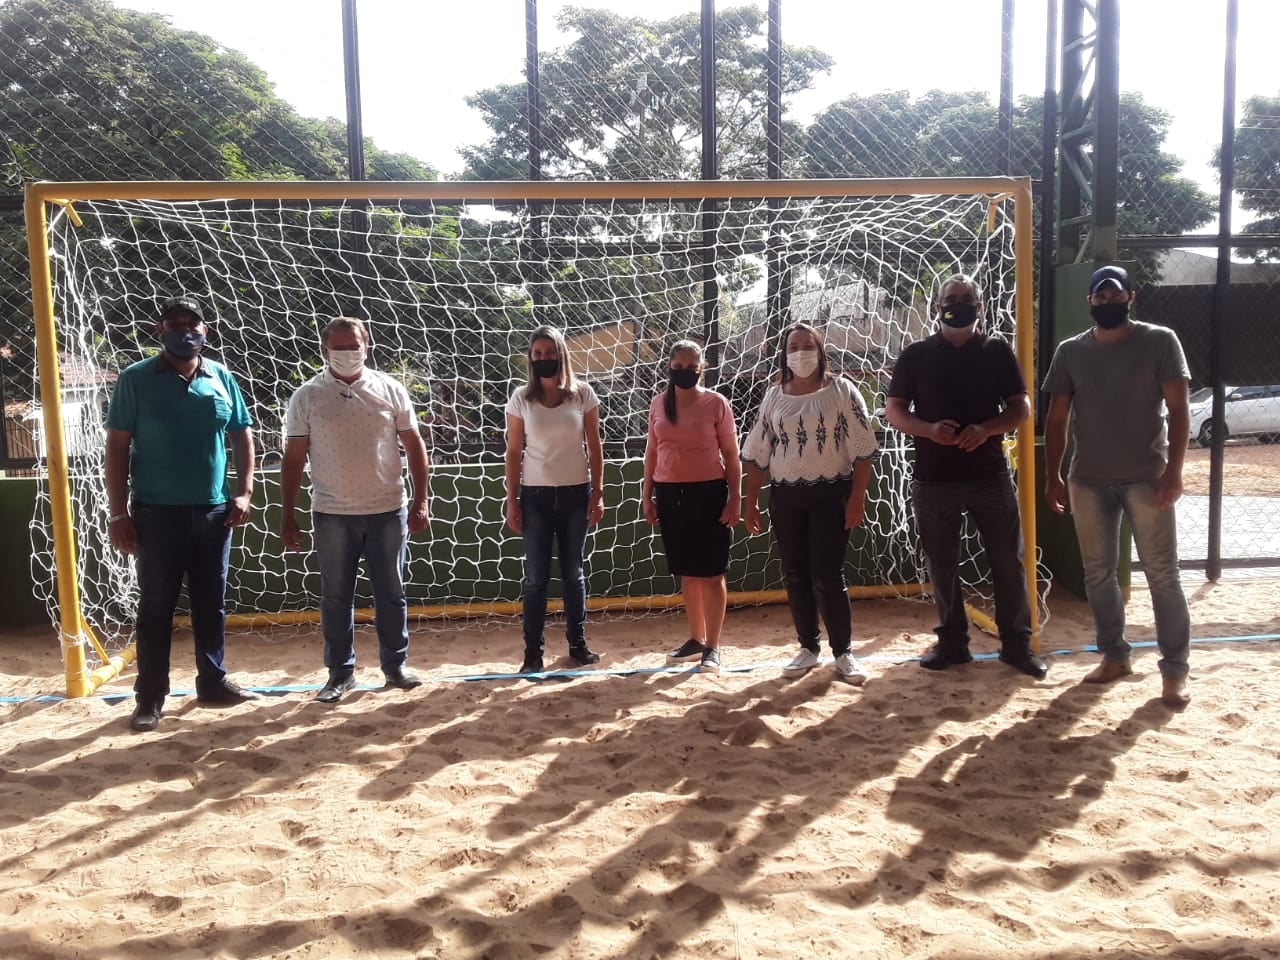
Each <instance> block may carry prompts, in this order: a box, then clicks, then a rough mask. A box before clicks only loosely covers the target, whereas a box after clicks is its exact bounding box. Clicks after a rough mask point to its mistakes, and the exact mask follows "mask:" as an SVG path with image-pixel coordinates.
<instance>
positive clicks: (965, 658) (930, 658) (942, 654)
mask: <svg viewBox="0 0 1280 960" xmlns="http://www.w3.org/2000/svg"><path fill="white" fill-rule="evenodd" d="M971 660H973V654H972V653H970V652H969V648H968V647H944V646H943V645H942V644H941V643H935V644H934V645H933V646H932V647H930V648H929V652H928V653H926V654H925V655H924V656H923V657H921V658H920V666H922V667H924V668H925V669H926V670H945V669H947V667H955V666H959V665H960V664H962V663H969V662H970V661H971Z"/></svg>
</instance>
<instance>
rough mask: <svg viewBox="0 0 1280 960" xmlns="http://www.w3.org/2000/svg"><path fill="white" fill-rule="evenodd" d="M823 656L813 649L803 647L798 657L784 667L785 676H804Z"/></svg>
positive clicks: (783, 673)
mask: <svg viewBox="0 0 1280 960" xmlns="http://www.w3.org/2000/svg"><path fill="white" fill-rule="evenodd" d="M820 659H821V658H820V657H819V656H818V655H817V654H816V653H814V652H813V651H812V650H809V649H807V648H806V647H801V648H800V652H799V653H797V654H796V658H795V659H794V660H792V661H791V662H790V663H788V664H787V665H786V666H785V667H783V668H782V675H783V676H784V677H802V676H804V675H805V674H806V673H808V672H809V671H810V670H812V669H813V668H814V667H816V666H817V665H818V661H819V660H820Z"/></svg>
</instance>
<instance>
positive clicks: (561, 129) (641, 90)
mask: <svg viewBox="0 0 1280 960" xmlns="http://www.w3.org/2000/svg"><path fill="white" fill-rule="evenodd" d="M559 27H560V29H561V30H563V31H564V32H566V33H568V34H571V35H573V36H574V39H573V40H571V41H570V42H569V43H568V44H567V45H565V46H564V47H561V48H559V49H556V50H548V51H544V52H543V53H542V55H541V58H540V61H539V68H538V69H539V85H540V89H541V100H542V121H543V135H542V147H543V153H544V158H545V159H544V166H543V175H544V176H545V177H546V178H548V179H552V178H556V179H617V180H625V179H696V178H697V177H698V176H699V175H700V171H701V162H702V150H701V143H702V119H701V93H700V90H701V56H700V47H699V44H700V20H699V15H698V13H697V12H696V11H694V12H690V13H687V14H681V15H680V16H676V17H671V18H670V19H667V20H647V19H645V18H642V17H628V16H622V15H620V14H616V13H612V12H610V11H608V10H605V9H592V8H584V7H566V8H565V9H564V11H563V12H562V13H561V15H560V19H559ZM764 29H765V13H764V11H763V10H761V9H760V8H758V7H751V6H744V7H734V8H727V9H723V10H721V11H719V12H718V14H717V17H716V28H715V30H716V36H715V41H716V55H717V60H716V67H717V73H716V94H717V110H718V117H717V124H718V129H717V141H716V142H717V152H718V154H719V161H720V175H721V176H723V177H740V178H752V177H763V176H764V174H765V130H764V116H765V110H766V99H765V92H766V90H767V83H766V77H767V66H766V52H765V48H764V46H763V44H761V43H760V39H761V37H762V36H763V31H764ZM833 62H834V61H833V60H832V58H831V57H830V56H828V55H827V54H825V53H823V52H821V51H820V50H817V49H815V48H813V47H802V46H786V47H785V53H784V64H785V67H784V70H783V76H782V94H783V96H784V97H786V96H789V95H792V94H795V93H798V92H800V91H802V90H807V89H809V88H810V87H811V86H812V85H813V79H814V76H815V74H817V73H819V72H821V71H825V70H828V69H830V67H831V65H832V63H833ZM467 102H468V104H470V105H471V106H472V107H474V108H475V109H477V110H479V111H480V113H481V115H482V116H483V118H484V121H485V123H486V124H487V125H488V126H489V128H490V129H491V130H492V131H493V136H492V137H491V138H490V139H489V140H488V141H487V142H486V143H483V144H477V145H473V146H471V147H469V148H467V149H464V150H463V156H464V158H465V159H466V161H467V175H468V176H472V177H476V178H478V179H482V180H503V179H524V178H526V177H527V176H528V169H529V167H528V142H529V141H528V131H527V122H526V109H527V94H526V90H525V85H524V84H523V83H514V84H500V85H498V86H496V87H490V88H488V89H485V90H481V91H479V92H478V93H476V94H473V95H472V96H471V97H469V98H468V99H467ZM797 133H798V128H797V127H796V126H795V125H794V124H787V128H786V132H785V133H784V136H788V137H790V136H794V135H795V134H797Z"/></svg>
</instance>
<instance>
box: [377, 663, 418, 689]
mask: <svg viewBox="0 0 1280 960" xmlns="http://www.w3.org/2000/svg"><path fill="white" fill-rule="evenodd" d="M382 672H383V673H384V674H385V675H386V678H387V686H388V687H399V688H400V689H401V690H412V689H413V688H414V687H420V686H422V681H421V680H419V679H418V678H417V676H416V675H414V674H412V673H410V672H409V671H408V670H406V669H405V668H404V667H403V666H399V667H391V668H390V669H389V670H384V671H382Z"/></svg>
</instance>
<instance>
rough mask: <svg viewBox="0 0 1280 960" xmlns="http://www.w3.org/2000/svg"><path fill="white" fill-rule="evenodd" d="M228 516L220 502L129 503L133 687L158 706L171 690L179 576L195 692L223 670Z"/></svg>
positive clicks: (212, 683)
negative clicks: (134, 577)
mask: <svg viewBox="0 0 1280 960" xmlns="http://www.w3.org/2000/svg"><path fill="white" fill-rule="evenodd" d="M226 521H227V504H225V503H215V504H202V505H198V506H169V505H160V504H147V503H138V502H135V503H134V504H133V525H134V529H136V530H137V533H138V547H137V557H136V564H137V571H138V587H139V589H140V592H141V595H140V596H139V598H138V615H137V619H136V622H135V624H134V630H135V632H136V634H137V648H138V679H137V681H136V682H135V683H134V685H133V689H134V692H135V693H136V694H137V699H138V702H139V703H140V704H141V703H145V704H157V705H158V704H160V703H162V702H163V701H164V698H165V695H166V694H168V692H169V652H170V647H171V645H172V641H173V612H174V610H175V609H176V608H177V605H178V595H179V593H181V591H182V581H183V580H184V579H185V580H186V581H187V596H188V598H189V599H190V601H191V632H192V633H193V634H194V635H195V650H196V691H197V693H199V692H203V691H207V690H212V689H214V688H216V687H217V686H218V685H219V684H221V683H222V681H223V679H224V678H225V677H226V675H227V671H226V670H225V669H224V668H223V666H222V658H223V650H224V646H225V642H226V623H227V608H226V592H227V562H228V560H229V559H230V556H231V528H230V527H228V526H227V525H226Z"/></svg>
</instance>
